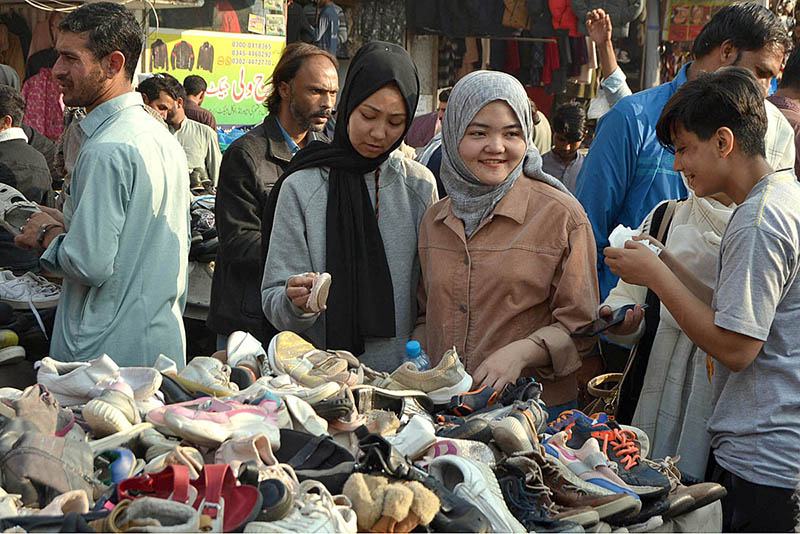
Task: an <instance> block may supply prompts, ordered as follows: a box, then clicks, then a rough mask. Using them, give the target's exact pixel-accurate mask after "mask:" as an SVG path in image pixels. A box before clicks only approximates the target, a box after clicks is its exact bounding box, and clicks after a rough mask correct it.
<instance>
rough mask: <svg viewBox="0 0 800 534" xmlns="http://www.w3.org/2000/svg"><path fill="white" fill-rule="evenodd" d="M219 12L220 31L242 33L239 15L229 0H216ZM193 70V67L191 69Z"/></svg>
mask: <svg viewBox="0 0 800 534" xmlns="http://www.w3.org/2000/svg"><path fill="white" fill-rule="evenodd" d="M216 7H217V14H218V16H219V31H221V32H224V33H242V27H241V26H240V25H239V17H238V16H237V15H236V11H235V10H234V9H233V6H232V5H231V3H230V2H228V1H227V0H223V1H221V2H216ZM190 70H191V69H190Z"/></svg>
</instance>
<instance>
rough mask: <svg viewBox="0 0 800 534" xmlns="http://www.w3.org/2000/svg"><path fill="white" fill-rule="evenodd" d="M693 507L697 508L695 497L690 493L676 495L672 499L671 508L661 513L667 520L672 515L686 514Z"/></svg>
mask: <svg viewBox="0 0 800 534" xmlns="http://www.w3.org/2000/svg"><path fill="white" fill-rule="evenodd" d="M693 508H695V500H694V497H692V496H691V495H688V494H684V495H681V496H680V497H677V496H676V498H675V500H674V501H670V503H669V510H667V511H666V512H664V513H663V514H661V517H663V518H664V520H667V519H669V518H670V517H675V516H678V515H681V514H685V513H686V512H688V511H689V510H690V509H693Z"/></svg>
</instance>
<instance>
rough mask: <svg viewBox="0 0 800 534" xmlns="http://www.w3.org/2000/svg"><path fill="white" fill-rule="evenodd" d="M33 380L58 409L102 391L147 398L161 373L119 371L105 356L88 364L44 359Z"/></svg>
mask: <svg viewBox="0 0 800 534" xmlns="http://www.w3.org/2000/svg"><path fill="white" fill-rule="evenodd" d="M34 366H35V367H36V368H38V373H37V374H36V381H37V382H39V383H40V384H43V385H44V386H45V387H46V388H47V390H48V391H49V392H50V393H52V394H53V396H54V397H55V398H56V400H57V401H58V403H59V404H60V405H61V406H75V405H76V404H86V403H87V402H89V400H90V399H92V398H94V397H97V396H98V395H100V393H101V392H102V391H103V390H104V389H120V390H122V391H124V392H126V393H127V392H128V390H129V391H130V392H131V393H132V396H133V398H134V399H135V400H137V401H141V400H145V399H149V398H150V397H152V396H153V395H155V393H156V391H158V388H159V387H161V374H160V373H159V372H158V371H156V370H155V369H153V368H151V367H123V368H120V367H119V366H118V365H117V364H116V362H114V360H112V359H111V357H110V356H108V355H107V354H103V355H102V356H101V357H99V358H97V359H94V360H90V361H88V362H59V361H57V360H54V359H53V358H50V357H46V358H42V359H41V360H40V361H38V362H36V364H35V365H34Z"/></svg>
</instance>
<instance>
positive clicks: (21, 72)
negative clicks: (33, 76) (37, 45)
mask: <svg viewBox="0 0 800 534" xmlns="http://www.w3.org/2000/svg"><path fill="white" fill-rule="evenodd" d="M0 63H2V64H3V65H8V66H9V67H11V68H13V69H14V70H15V71H17V75H18V76H19V79H20V80H23V79H25V56H24V55H23V52H22V45H21V44H20V42H19V37H17V36H16V35H14V34H13V33H11V32H10V31H9V29H8V26H6V25H5V24H0Z"/></svg>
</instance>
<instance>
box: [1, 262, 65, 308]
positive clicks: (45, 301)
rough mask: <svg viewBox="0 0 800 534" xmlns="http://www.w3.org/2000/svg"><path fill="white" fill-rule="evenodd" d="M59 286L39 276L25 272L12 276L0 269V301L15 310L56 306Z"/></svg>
mask: <svg viewBox="0 0 800 534" xmlns="http://www.w3.org/2000/svg"><path fill="white" fill-rule="evenodd" d="M59 298H61V288H60V287H58V286H57V285H56V284H54V283H52V282H48V281H47V280H45V279H44V278H42V277H41V276H37V275H35V274H33V273H30V272H28V273H25V274H23V275H22V276H14V273H12V272H11V271H0V302H7V303H8V304H10V305H11V307H12V308H14V309H15V310H27V309H29V308H37V309H43V308H53V307H55V306H58V299H59Z"/></svg>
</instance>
